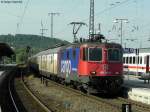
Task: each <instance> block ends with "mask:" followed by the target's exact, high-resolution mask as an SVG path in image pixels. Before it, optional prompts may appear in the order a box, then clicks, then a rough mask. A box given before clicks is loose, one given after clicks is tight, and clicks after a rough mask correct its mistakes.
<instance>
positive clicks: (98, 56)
mask: <svg viewBox="0 0 150 112" xmlns="http://www.w3.org/2000/svg"><path fill="white" fill-rule="evenodd" d="M101 60H102V49H101V48H89V61H101Z"/></svg>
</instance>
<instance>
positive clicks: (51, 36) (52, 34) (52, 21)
mask: <svg viewBox="0 0 150 112" xmlns="http://www.w3.org/2000/svg"><path fill="white" fill-rule="evenodd" d="M51 38H53V14H51Z"/></svg>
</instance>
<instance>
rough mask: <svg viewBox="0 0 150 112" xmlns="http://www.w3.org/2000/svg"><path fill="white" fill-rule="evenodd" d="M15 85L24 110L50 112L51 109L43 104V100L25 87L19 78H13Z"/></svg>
mask: <svg viewBox="0 0 150 112" xmlns="http://www.w3.org/2000/svg"><path fill="white" fill-rule="evenodd" d="M15 87H16V92H17V94H18V96H19V98H20V100H21V102H22V103H23V105H24V108H25V111H26V112H52V111H51V109H49V108H48V107H47V106H46V105H45V104H43V102H42V101H40V99H39V98H38V97H37V96H36V95H34V94H33V93H32V92H31V91H30V89H28V88H27V87H26V85H25V84H24V82H23V81H22V80H21V79H15ZM17 112H22V111H17Z"/></svg>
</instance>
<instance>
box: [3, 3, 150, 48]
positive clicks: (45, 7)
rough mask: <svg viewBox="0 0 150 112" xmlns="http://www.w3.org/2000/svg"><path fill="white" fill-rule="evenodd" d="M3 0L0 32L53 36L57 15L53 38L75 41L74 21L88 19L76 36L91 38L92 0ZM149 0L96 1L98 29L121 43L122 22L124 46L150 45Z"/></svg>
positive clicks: (111, 39) (96, 27)
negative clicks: (52, 26)
mask: <svg viewBox="0 0 150 112" xmlns="http://www.w3.org/2000/svg"><path fill="white" fill-rule="evenodd" d="M2 1H4V0H0V26H1V27H0V34H13V35H15V34H35V35H40V33H41V30H40V29H41V21H42V23H43V26H44V28H45V29H48V30H46V31H44V33H45V34H44V36H48V37H50V35H51V27H50V26H51V18H50V16H48V13H51V12H53V13H55V12H56V13H59V15H55V16H54V37H55V38H59V39H62V40H67V41H70V42H72V40H73V34H72V26H71V25H70V24H69V23H71V22H85V23H86V24H87V26H83V27H81V29H80V30H79V32H78V34H77V37H84V38H88V31H89V30H88V29H89V27H88V26H89V12H90V0H5V1H22V3H2ZM149 4H150V0H95V31H96V32H97V29H98V24H99V23H100V24H101V33H102V34H103V35H105V37H106V38H107V39H108V40H110V41H111V42H112V41H113V42H117V43H120V32H121V30H120V25H121V24H120V22H118V23H115V22H114V21H115V20H116V19H128V22H125V21H123V27H122V29H123V36H122V37H123V46H124V47H125V46H126V47H132V48H139V47H150V44H149V42H150V41H148V40H150V39H149V38H150V13H149V11H150V7H149Z"/></svg>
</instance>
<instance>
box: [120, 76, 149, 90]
mask: <svg viewBox="0 0 150 112" xmlns="http://www.w3.org/2000/svg"><path fill="white" fill-rule="evenodd" d="M123 86H124V87H128V88H147V89H150V84H148V83H144V80H141V79H139V77H136V76H132V75H124V84H123Z"/></svg>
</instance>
